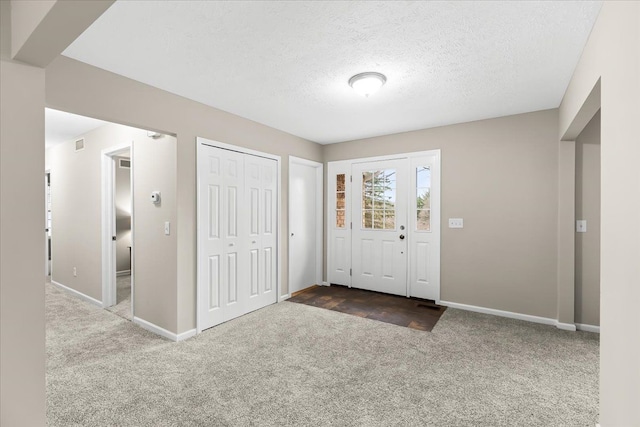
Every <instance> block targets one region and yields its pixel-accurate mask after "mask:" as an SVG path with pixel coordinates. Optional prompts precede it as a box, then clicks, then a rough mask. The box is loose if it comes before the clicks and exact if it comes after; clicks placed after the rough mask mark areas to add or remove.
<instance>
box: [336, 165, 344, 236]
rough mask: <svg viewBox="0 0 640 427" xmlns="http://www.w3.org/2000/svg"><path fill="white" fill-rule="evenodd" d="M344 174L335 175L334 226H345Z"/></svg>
mask: <svg viewBox="0 0 640 427" xmlns="http://www.w3.org/2000/svg"><path fill="white" fill-rule="evenodd" d="M345 191H346V187H345V174H343V173H341V174H338V175H336V228H344V227H345V221H346V219H345V218H346V217H345V209H346V201H345Z"/></svg>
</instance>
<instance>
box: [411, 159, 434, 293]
mask: <svg viewBox="0 0 640 427" xmlns="http://www.w3.org/2000/svg"><path fill="white" fill-rule="evenodd" d="M436 159H437V158H436V157H435V156H425V157H415V158H412V159H411V168H410V169H409V173H410V180H409V181H410V188H411V197H410V201H409V210H410V212H411V214H410V218H411V219H410V226H409V229H410V231H411V239H410V246H409V253H410V261H409V265H410V268H409V289H410V291H409V293H410V295H411V296H414V297H418V298H425V299H431V300H435V301H439V300H440V253H439V250H440V249H439V248H440V243H439V242H440V206H439V203H440V182H439V173H438V171H437V170H436V168H437V167H438V164H439V163H438V162H436Z"/></svg>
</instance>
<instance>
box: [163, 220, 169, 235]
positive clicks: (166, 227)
mask: <svg viewBox="0 0 640 427" xmlns="http://www.w3.org/2000/svg"><path fill="white" fill-rule="evenodd" d="M164 234H165V236H168V235H169V234H171V223H170V222H169V221H165V223H164Z"/></svg>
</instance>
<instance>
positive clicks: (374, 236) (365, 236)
mask: <svg viewBox="0 0 640 427" xmlns="http://www.w3.org/2000/svg"><path fill="white" fill-rule="evenodd" d="M408 169H409V161H408V159H395V160H383V161H375V162H366V163H356V164H354V165H353V166H352V179H353V185H352V189H353V191H352V205H351V206H352V257H351V259H352V268H353V272H352V278H351V286H353V287H356V288H360V289H368V290H371V291H377V292H385V293H389V294H396V295H408V290H407V266H408V255H407V249H408V245H407V242H408V239H407V235H408V231H407V226H408V225H409V224H408V217H407V207H408V203H407V202H408V200H407V195H408V186H409V179H408V174H407V171H408Z"/></svg>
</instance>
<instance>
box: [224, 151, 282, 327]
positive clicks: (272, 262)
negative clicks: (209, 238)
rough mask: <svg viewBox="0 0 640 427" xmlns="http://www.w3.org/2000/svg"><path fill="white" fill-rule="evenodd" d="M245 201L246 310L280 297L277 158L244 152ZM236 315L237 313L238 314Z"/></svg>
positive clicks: (259, 306)
mask: <svg viewBox="0 0 640 427" xmlns="http://www.w3.org/2000/svg"><path fill="white" fill-rule="evenodd" d="M244 161H245V203H244V209H243V211H244V213H246V215H248V218H247V219H248V221H247V222H248V227H247V236H248V237H247V239H248V240H247V242H248V246H247V249H246V250H247V255H246V256H244V257H241V258H240V260H241V261H245V260H246V261H248V263H247V264H246V265H247V267H246V268H243V269H244V270H246V271H247V273H248V277H247V280H248V284H249V286H248V287H246V289H244V290H243V292H244V295H243V298H246V300H247V307H246V309H245V311H246V312H249V311H253V310H257V309H258V308H261V307H264V306H266V305H268V304H272V303H274V302H276V301H277V295H276V253H277V251H276V241H277V238H276V234H277V215H276V208H277V197H276V194H277V189H276V177H277V162H276V161H275V160H271V159H266V158H263V157H257V156H251V155H247V154H245V155H244ZM234 317H236V316H234Z"/></svg>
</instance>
